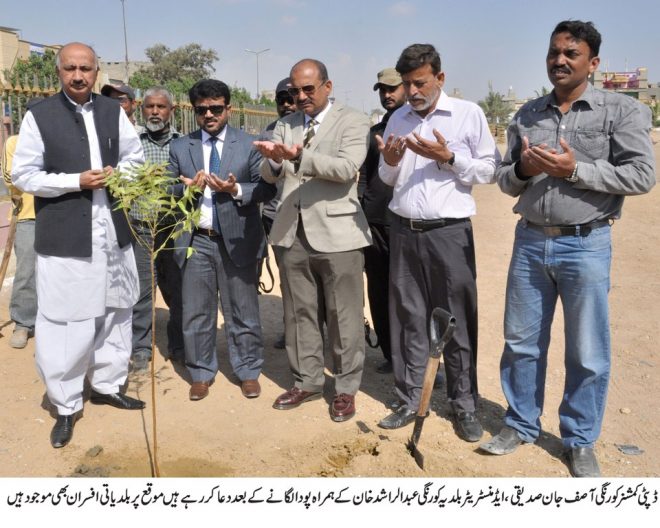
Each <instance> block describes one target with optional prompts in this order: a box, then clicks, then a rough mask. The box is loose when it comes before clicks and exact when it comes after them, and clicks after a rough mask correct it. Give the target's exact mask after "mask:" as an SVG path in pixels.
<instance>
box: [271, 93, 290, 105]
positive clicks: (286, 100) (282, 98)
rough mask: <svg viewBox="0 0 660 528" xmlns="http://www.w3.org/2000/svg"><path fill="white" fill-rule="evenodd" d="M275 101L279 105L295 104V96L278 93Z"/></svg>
mask: <svg viewBox="0 0 660 528" xmlns="http://www.w3.org/2000/svg"><path fill="white" fill-rule="evenodd" d="M275 102H276V103H277V104H278V105H283V104H293V97H292V96H291V95H289V94H282V95H278V96H277V97H275Z"/></svg>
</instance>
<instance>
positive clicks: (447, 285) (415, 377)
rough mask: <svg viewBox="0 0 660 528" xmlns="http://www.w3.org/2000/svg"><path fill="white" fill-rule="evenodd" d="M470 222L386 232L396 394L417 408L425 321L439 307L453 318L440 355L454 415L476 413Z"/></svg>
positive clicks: (424, 358)
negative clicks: (452, 327)
mask: <svg viewBox="0 0 660 528" xmlns="http://www.w3.org/2000/svg"><path fill="white" fill-rule="evenodd" d="M476 278H477V273H476V265H475V255H474V240H473V237H472V224H471V222H470V220H469V219H466V220H465V221H463V222H459V223H456V224H451V225H447V226H445V227H438V228H436V229H431V230H429V231H414V230H411V229H410V228H409V227H406V226H404V225H402V224H400V223H399V222H396V221H395V222H393V223H392V225H391V227H390V330H391V338H392V342H391V346H392V367H393V370H394V380H395V387H396V392H397V395H398V396H399V398H400V399H401V400H402V401H404V402H405V403H406V404H407V405H408V406H409V407H410V408H412V409H417V408H418V407H419V398H420V396H421V389H422V383H423V380H424V371H425V370H426V363H427V361H428V358H429V335H428V321H429V318H430V316H431V312H432V311H433V308H435V307H436V306H440V307H441V308H444V309H445V310H447V311H449V312H450V313H452V314H453V315H454V317H456V330H455V332H454V336H453V338H452V340H451V341H450V342H449V343H448V344H447V346H446V348H445V350H444V354H443V357H444V363H445V375H446V378H447V397H448V398H449V401H450V403H451V406H452V409H453V411H454V412H457V411H469V412H473V411H474V410H475V406H476V402H477V397H478V391H477V285H476Z"/></svg>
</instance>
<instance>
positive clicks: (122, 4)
mask: <svg viewBox="0 0 660 528" xmlns="http://www.w3.org/2000/svg"><path fill="white" fill-rule="evenodd" d="M121 14H122V17H123V19H124V51H125V53H126V55H125V56H124V60H125V67H126V74H125V78H124V82H125V83H127V82H128V39H127V38H126V11H125V10H124V0H121Z"/></svg>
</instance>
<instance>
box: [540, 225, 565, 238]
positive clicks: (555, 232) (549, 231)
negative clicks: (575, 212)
mask: <svg viewBox="0 0 660 528" xmlns="http://www.w3.org/2000/svg"><path fill="white" fill-rule="evenodd" d="M543 232H544V234H545V235H546V236H550V237H558V236H561V227H558V226H549V227H544V228H543Z"/></svg>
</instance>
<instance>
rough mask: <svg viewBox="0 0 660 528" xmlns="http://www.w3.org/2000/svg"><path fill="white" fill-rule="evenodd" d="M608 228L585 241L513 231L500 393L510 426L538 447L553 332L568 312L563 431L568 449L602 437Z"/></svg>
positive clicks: (526, 230)
mask: <svg viewBox="0 0 660 528" xmlns="http://www.w3.org/2000/svg"><path fill="white" fill-rule="evenodd" d="M611 255H612V250H611V243H610V226H608V225H605V226H602V227H599V228H596V229H594V230H593V231H591V233H589V234H588V235H587V236H580V235H577V236H559V237H548V236H545V235H544V234H543V233H541V232H539V231H535V230H532V229H530V228H527V227H526V224H525V222H524V221H521V222H519V223H518V226H517V227H516V239H515V243H514V247H513V255H512V258H511V265H510V267H509V277H508V282H507V289H506V309H505V314H504V339H505V346H504V354H503V355H502V361H501V364H500V369H501V378H502V390H503V391H504V395H505V396H506V399H507V402H508V404H509V408H508V409H507V412H506V417H505V423H506V424H507V425H508V426H510V427H512V428H514V429H515V430H516V431H517V432H518V433H519V435H520V437H521V438H522V439H523V440H525V441H527V442H533V441H535V440H536V438H537V437H538V436H539V434H540V432H541V421H540V416H541V413H542V412H543V397H544V390H545V373H546V366H547V357H548V346H549V344H550V327H551V325H552V319H553V316H554V312H555V306H556V304H557V297H558V296H559V298H560V299H561V302H562V306H563V309H564V337H565V352H564V364H565V368H566V379H565V383H564V397H563V399H562V402H561V405H560V406H559V430H560V433H561V437H562V441H563V444H564V447H566V448H572V447H591V446H593V444H594V442H595V441H596V440H597V439H598V435H599V434H600V429H601V425H602V421H603V413H604V411H605V401H606V398H607V385H608V382H609V375H610V331H609V317H608V305H607V294H608V292H609V288H610V261H611Z"/></svg>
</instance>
